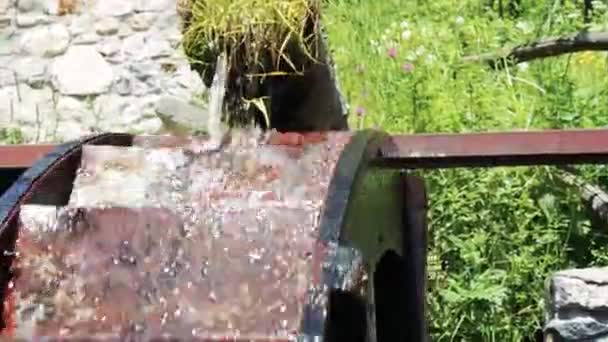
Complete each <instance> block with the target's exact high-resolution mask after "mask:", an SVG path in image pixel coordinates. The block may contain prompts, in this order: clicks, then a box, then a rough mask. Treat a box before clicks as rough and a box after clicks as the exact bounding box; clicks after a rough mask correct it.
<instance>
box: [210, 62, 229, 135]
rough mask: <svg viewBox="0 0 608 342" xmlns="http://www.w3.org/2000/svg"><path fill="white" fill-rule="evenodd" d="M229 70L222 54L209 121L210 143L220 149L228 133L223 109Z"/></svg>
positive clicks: (214, 80)
mask: <svg viewBox="0 0 608 342" xmlns="http://www.w3.org/2000/svg"><path fill="white" fill-rule="evenodd" d="M227 69H228V66H227V61H226V54H225V53H221V54H220V55H219V56H218V58H217V64H216V68H215V75H214V76H213V83H212V84H211V89H210V92H209V117H208V119H207V131H208V132H209V137H210V142H211V143H212V144H213V145H214V146H218V147H219V145H220V144H221V141H222V139H223V137H224V135H225V133H226V129H225V128H224V127H223V125H222V107H223V103H224V96H225V95H226V72H227Z"/></svg>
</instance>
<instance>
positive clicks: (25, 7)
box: [17, 0, 36, 12]
mask: <svg viewBox="0 0 608 342" xmlns="http://www.w3.org/2000/svg"><path fill="white" fill-rule="evenodd" d="M35 7H36V2H35V1H34V0H17V8H18V9H19V10H20V11H21V12H29V11H32V10H34V8H35Z"/></svg>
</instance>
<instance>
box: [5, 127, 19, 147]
mask: <svg viewBox="0 0 608 342" xmlns="http://www.w3.org/2000/svg"><path fill="white" fill-rule="evenodd" d="M24 141H25V137H24V136H23V132H22V131H21V130H20V129H19V128H13V127H0V144H6V145H15V144H22V143H23V142H24Z"/></svg>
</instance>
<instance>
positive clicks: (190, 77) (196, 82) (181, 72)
mask: <svg viewBox="0 0 608 342" xmlns="http://www.w3.org/2000/svg"><path fill="white" fill-rule="evenodd" d="M175 80H176V81H177V83H178V84H179V85H181V86H182V87H184V88H188V89H192V90H201V89H204V87H205V85H204V84H203V81H202V80H201V78H200V76H199V75H198V74H197V73H196V72H194V71H193V70H191V69H190V65H187V64H184V65H181V66H180V67H179V68H178V69H177V72H176V76H175Z"/></svg>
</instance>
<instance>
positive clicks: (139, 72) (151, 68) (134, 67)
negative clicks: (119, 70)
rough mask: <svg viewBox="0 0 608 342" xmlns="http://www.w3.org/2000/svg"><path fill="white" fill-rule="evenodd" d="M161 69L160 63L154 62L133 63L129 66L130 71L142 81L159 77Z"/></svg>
mask: <svg viewBox="0 0 608 342" xmlns="http://www.w3.org/2000/svg"><path fill="white" fill-rule="evenodd" d="M159 69H160V68H159V67H158V65H156V63H153V62H142V63H133V64H131V65H130V66H129V71H131V72H132V73H133V75H134V76H135V77H136V78H137V79H138V80H140V81H146V80H148V79H150V78H154V77H157V76H158V74H159V73H160V70H159Z"/></svg>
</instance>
